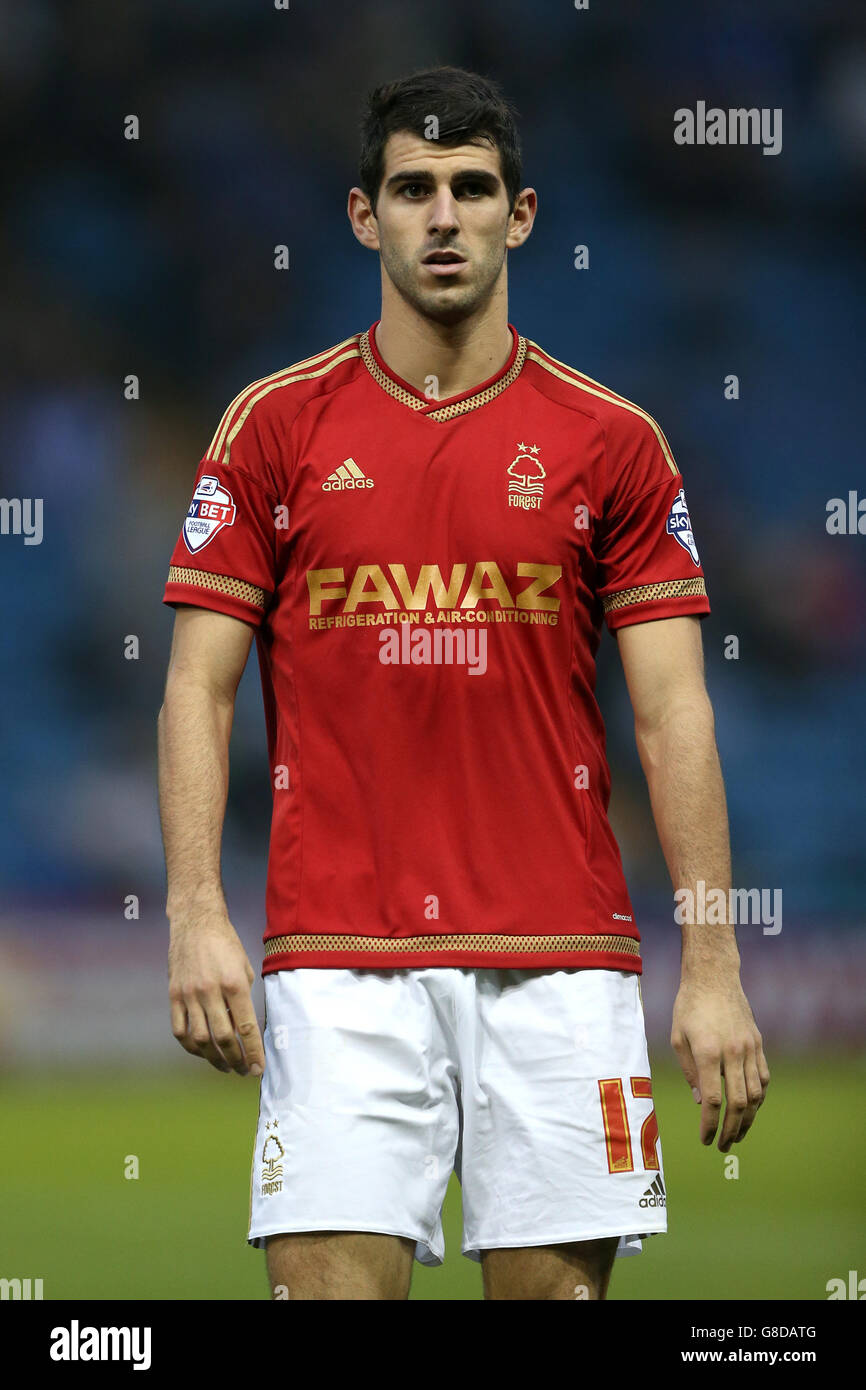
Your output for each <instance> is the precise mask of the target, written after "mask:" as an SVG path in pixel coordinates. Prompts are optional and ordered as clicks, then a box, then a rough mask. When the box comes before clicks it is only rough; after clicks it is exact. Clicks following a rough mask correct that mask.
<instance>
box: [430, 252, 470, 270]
mask: <svg viewBox="0 0 866 1390" xmlns="http://www.w3.org/2000/svg"><path fill="white" fill-rule="evenodd" d="M421 264H422V265H423V266H425V267H426V268H427V270H429V271H430V273H431V275H456V274H457V272H458V271H460V270H462V268H463V266H465V264H466V258H465V256H461V255H460V254H459V252H457V251H429V252H428V253H427V255H426V256H425V257H424V259H423V260H422V262H421Z"/></svg>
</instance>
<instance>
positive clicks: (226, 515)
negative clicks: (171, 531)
mask: <svg viewBox="0 0 866 1390" xmlns="http://www.w3.org/2000/svg"><path fill="white" fill-rule="evenodd" d="M236 514H237V508H236V507H235V504H234V499H233V497H232V495H231V493H230V492H229V491H228V489H227V488H224V487H222V486H221V485H220V480H219V478H213V477H211V476H210V475H208V474H205V476H204V477H203V478H200V479H199V484H198V487H197V488H196V490H195V492H194V493H193V496H192V501H191V502H190V504H189V511H188V512H187V515H186V521H185V522H184V523H183V538H184V540H185V542H186V548H187V550H189V551H191V552H192V554H193V555H197V554H198V552H199V551H200V550H203V549H204V547H205V546H206V545H207V544H208V543H209V542H210V541H212V540H213V538H214V536H216V535H218V533H219V532H220V531H221V530H222V529H223V527H224V526H232V525H233V524H234V519H235V516H236Z"/></svg>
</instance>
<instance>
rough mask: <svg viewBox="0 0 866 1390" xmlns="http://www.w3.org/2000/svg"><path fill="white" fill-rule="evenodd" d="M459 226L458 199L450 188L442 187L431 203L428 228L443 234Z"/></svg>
mask: <svg viewBox="0 0 866 1390" xmlns="http://www.w3.org/2000/svg"><path fill="white" fill-rule="evenodd" d="M458 226H459V219H458V216H457V200H456V199H455V197H454V195H453V193H452V192H451V189H450V188H440V189H439V190H438V191H437V193H436V196H435V198H434V199H433V202H432V203H431V205H430V218H429V221H428V223H427V230H428V231H430V232H438V233H439V235H440V236H441V235H442V234H443V233H444V232H452V231H455V230H456V228H457V227H458Z"/></svg>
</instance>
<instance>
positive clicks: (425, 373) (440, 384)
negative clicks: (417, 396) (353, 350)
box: [376, 296, 513, 400]
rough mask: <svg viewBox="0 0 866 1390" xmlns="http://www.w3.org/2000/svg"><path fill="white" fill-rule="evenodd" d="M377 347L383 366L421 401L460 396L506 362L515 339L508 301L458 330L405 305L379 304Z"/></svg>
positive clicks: (493, 303) (487, 309)
mask: <svg viewBox="0 0 866 1390" xmlns="http://www.w3.org/2000/svg"><path fill="white" fill-rule="evenodd" d="M376 347H377V348H378V351H379V356H380V357H381V358H382V361H383V362H384V363H385V366H386V367H389V368H390V369H391V371H392V372H393V373H394V374H395V375H396V376H399V377H402V378H403V380H404V381H408V383H409V385H410V386H413V387H414V388H415V390H416V391H418V392H420V393H421V394H422V395H431V396H435V398H436V399H438V400H447V399H448V398H449V397H451V396H459V395H462V394H463V393H464V392H465V391H471V390H472V388H473V387H475V386H480V385H481V382H482V381H487V380H488V378H489V377H492V376H495V375H496V373H497V372H498V371H500V370H501V369H502V368H503V367H504V366H505V363H506V362H507V361H508V358H509V356H510V353H511V349H512V347H513V339H512V336H511V330H510V329H509V327H508V308H507V301H506V300H505V298H504V296H503V297H502V299H501V302H500V303H499V304H498V305H497V304H495V302H494V301H491V303H490V304H489V305H487V306H486V307H485V310H484V311H482V313H481V314H480V315H476V316H473V317H472V318H470V319H464V320H463V321H462V322H461V323H456V324H442V323H436V322H434V321H433V320H432V319H429V318H426V317H425V316H424V315H423V314H421V313H419V312H418V311H417V310H415V309H413V308H412V306H411V305H408V304H406V303H405V301H403V300H399V301H398V303H396V304H394V303H393V302H392V303H391V304H387V303H383V305H382V317H381V319H380V321H379V324H378V326H377V328H376ZM431 378H435V380H433V381H431Z"/></svg>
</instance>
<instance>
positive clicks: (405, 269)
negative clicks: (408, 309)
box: [379, 236, 505, 324]
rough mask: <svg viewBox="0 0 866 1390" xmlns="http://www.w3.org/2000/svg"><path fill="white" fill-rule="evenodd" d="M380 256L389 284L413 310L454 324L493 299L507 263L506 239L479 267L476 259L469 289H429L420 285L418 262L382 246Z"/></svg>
mask: <svg viewBox="0 0 866 1390" xmlns="http://www.w3.org/2000/svg"><path fill="white" fill-rule="evenodd" d="M379 254H380V256H381V258H382V264H383V266H384V268H385V273H386V274H387V276H388V278H389V280H390V281H391V283H392V284H393V285H394V288H395V289H396V290H397V293H398V294H399V295H400V296H401V298H402V299H405V300H406V301H407V302H408V303H409V304H410V305H411V306H412V308H413V309H415V310H416V311H417V312H418V313H419V314H422V315H423V316H424V317H425V318H428V319H432V320H433V321H434V322H435V323H442V324H454V323H460V322H461V321H462V320H463V319H467V318H470V317H471V316H472V315H473V314H474V313H476V312H477V310H478V309H479V308H481V307H482V306H483V305H485V304H486V303H487V302H488V301H489V299H490V298H491V296H492V294H493V291H494V288H495V286H496V282H497V280H498V279H499V275H500V272H501V270H502V265H503V262H504V260H505V239H504V236H503V240H502V243H501V244H500V245H495V246H491V247H490V249H489V251H488V252H487V254H486V255H485V257H484V259H483V260H482V261H481V262H480V263H479V261H478V259H477V258H474V259H473V261H472V263H471V270H470V274H471V276H472V281H471V283H470V284H467V285H456V284H452V283H451V282H450V281H446V282H444V283H443V282H440V281H437V282H436V283H435V284H432V285H431V286H430V288H429V289H427V288H425V287H424V286H422V284H421V277H422V276H424V274H425V272H424V270H423V268H422V267H421V266H420V263H419V261H418V260H417V258H413V259H407V258H406V257H404V256H402V255H401V254H400V253H399V252H398V251H397V250H396V248H395V247H393V246H390V245H388V244H385V243H383V244H381V245H380V248H379Z"/></svg>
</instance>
